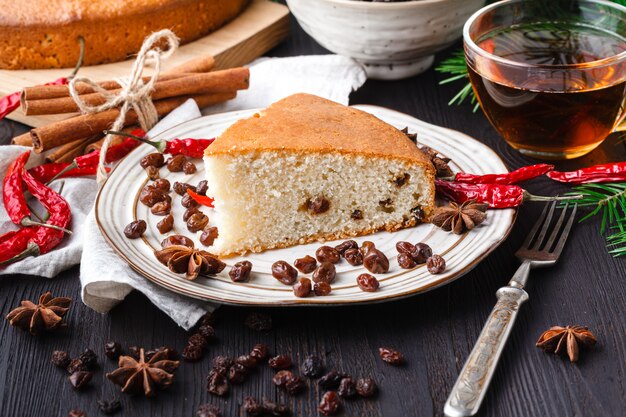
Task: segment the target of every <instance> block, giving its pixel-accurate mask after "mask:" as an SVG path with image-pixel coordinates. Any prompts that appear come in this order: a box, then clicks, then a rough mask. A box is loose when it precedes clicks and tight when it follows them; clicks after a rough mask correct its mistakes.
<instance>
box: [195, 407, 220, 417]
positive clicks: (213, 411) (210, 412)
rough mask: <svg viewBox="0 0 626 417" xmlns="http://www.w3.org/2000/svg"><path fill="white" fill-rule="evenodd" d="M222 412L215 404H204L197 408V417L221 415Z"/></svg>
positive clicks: (216, 416) (217, 416) (218, 416)
mask: <svg viewBox="0 0 626 417" xmlns="http://www.w3.org/2000/svg"><path fill="white" fill-rule="evenodd" d="M221 416H222V412H221V411H220V408H219V407H218V406H217V405H215V404H202V405H200V406H199V407H198V409H197V410H196V417H221Z"/></svg>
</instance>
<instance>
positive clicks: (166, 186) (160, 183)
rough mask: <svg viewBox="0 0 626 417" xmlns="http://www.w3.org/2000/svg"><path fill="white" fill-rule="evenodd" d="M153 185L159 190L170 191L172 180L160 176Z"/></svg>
mask: <svg viewBox="0 0 626 417" xmlns="http://www.w3.org/2000/svg"><path fill="white" fill-rule="evenodd" d="M152 186H153V187H154V188H156V189H157V190H160V191H163V192H164V193H169V191H170V182H169V181H168V180H166V179H165V178H159V179H158V180H156V181H154V183H152Z"/></svg>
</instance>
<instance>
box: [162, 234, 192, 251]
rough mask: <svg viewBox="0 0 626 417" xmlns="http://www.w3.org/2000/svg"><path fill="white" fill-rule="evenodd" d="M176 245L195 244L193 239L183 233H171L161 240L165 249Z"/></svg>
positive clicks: (190, 245) (188, 245) (190, 246)
mask: <svg viewBox="0 0 626 417" xmlns="http://www.w3.org/2000/svg"><path fill="white" fill-rule="evenodd" d="M176 245H181V246H187V247H188V248H193V246H194V244H193V240H191V239H189V238H188V237H187V236H183V235H171V236H168V237H166V238H165V239H163V240H162V241H161V247H162V248H164V249H165V248H167V247H170V246H176Z"/></svg>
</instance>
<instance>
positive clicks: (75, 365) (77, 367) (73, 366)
mask: <svg viewBox="0 0 626 417" xmlns="http://www.w3.org/2000/svg"><path fill="white" fill-rule="evenodd" d="M66 369H67V373H68V374H73V373H74V372H78V371H87V370H88V369H87V366H86V365H85V364H84V363H83V361H81V360H80V358H75V359H72V360H71V361H70V364H69V365H67V368H66Z"/></svg>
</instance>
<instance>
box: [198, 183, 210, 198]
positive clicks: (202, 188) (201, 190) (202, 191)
mask: <svg viewBox="0 0 626 417" xmlns="http://www.w3.org/2000/svg"><path fill="white" fill-rule="evenodd" d="M207 191H209V182H208V181H207V180H202V181H200V182H199V183H198V184H197V185H196V193H197V194H199V195H206V192H207Z"/></svg>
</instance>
